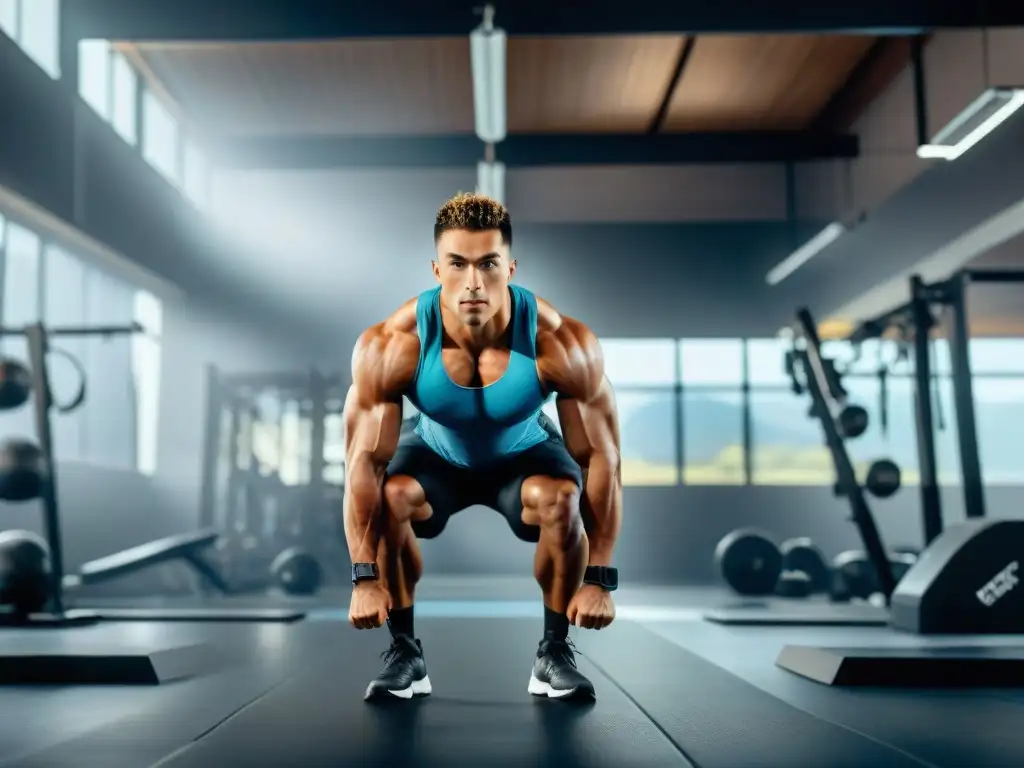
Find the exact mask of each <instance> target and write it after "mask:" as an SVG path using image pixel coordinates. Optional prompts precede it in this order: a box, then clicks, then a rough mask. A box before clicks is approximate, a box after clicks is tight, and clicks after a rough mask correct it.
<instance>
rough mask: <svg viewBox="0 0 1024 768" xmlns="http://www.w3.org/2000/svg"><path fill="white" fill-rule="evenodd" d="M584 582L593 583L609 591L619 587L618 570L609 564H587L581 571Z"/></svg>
mask: <svg viewBox="0 0 1024 768" xmlns="http://www.w3.org/2000/svg"><path fill="white" fill-rule="evenodd" d="M583 583H584V584H595V585H597V586H599V587H603V588H604V589H606V590H608V591H609V592H614V591H615V590H616V589H618V588H619V571H618V569H617V568H612V567H611V566H609V565H588V566H587V570H586V571H584V572H583Z"/></svg>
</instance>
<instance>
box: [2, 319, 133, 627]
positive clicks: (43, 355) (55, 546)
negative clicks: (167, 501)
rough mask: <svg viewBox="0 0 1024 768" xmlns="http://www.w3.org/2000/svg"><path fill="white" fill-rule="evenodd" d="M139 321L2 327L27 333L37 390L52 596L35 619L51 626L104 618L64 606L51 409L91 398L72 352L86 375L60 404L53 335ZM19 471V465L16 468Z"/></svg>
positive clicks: (6, 332)
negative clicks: (52, 364) (51, 363)
mask: <svg viewBox="0 0 1024 768" xmlns="http://www.w3.org/2000/svg"><path fill="white" fill-rule="evenodd" d="M143 331H144V329H143V327H142V326H141V325H140V324H139V323H132V324H130V325H92V326H67V327H53V328H47V327H46V326H45V325H43V324H42V323H32V324H30V325H26V326H23V327H17V328H12V327H5V328H0V337H3V336H22V337H23V338H24V339H25V341H26V344H27V346H28V357H29V360H28V368H29V372H30V386H31V393H32V412H33V421H34V426H35V431H36V440H37V442H38V449H39V452H40V454H41V458H42V461H41V470H40V475H41V476H40V477H39V478H38V490H39V493H38V498H39V500H40V501H41V502H42V506H43V532H44V537H45V539H46V545H47V548H48V549H49V556H50V597H49V600H48V601H47V607H46V614H45V615H44V616H37V617H35V623H37V624H47V625H50V626H67V625H81V624H85V623H92V622H94V621H96V620H98V616H96V615H95V614H91V613H89V612H86V611H68V610H66V607H65V605H64V571H65V568H64V537H63V533H62V531H61V518H60V504H59V498H58V491H57V463H56V461H55V458H54V445H53V430H52V427H51V424H50V412H51V410H52V409H53V408H55V407H57V408H58V409H59V410H60V411H62V412H65V413H68V412H70V411H72V410H74V409H75V408H77V407H78V406H79V405H81V404H82V402H84V400H85V387H86V384H85V375H84V372H83V370H82V368H81V366H80V364H78V362H77V361H76V360H75V359H74V358H73V357H72V356H71V355H68V354H67V353H66V352H63V353H62V354H64V356H65V357H68V358H69V359H71V360H72V361H73V362H74V363H75V364H76V368H77V369H78V372H79V374H80V381H79V387H78V392H77V393H76V395H75V397H74V398H73V399H72V401H71V402H70V403H68V404H67V405H62V406H57V405H56V403H55V402H54V399H53V391H52V389H51V387H50V376H49V372H48V366H47V364H46V361H47V357H48V356H49V355H50V353H51V352H60V350H56V349H52V348H51V345H50V339H51V338H54V337H60V336H65V337H69V336H106V337H109V336H118V335H124V334H135V333H142V332H143ZM12 469H13V468H12ZM23 500H24V499H23Z"/></svg>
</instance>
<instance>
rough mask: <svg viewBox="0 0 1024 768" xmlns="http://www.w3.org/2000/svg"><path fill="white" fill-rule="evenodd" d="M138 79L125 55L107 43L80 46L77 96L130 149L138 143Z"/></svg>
mask: <svg viewBox="0 0 1024 768" xmlns="http://www.w3.org/2000/svg"><path fill="white" fill-rule="evenodd" d="M138 87H139V78H138V75H137V74H136V73H135V70H134V69H133V68H132V65H131V64H130V63H129V61H128V59H126V58H125V56H124V54H122V53H119V52H116V51H113V50H111V47H110V43H108V42H107V41H106V40H82V41H81V42H80V43H79V44H78V93H79V95H80V96H81V97H82V101H84V102H85V103H86V104H88V105H89V106H90V107H92V108H93V109H94V110H96V113H97V114H98V115H99V116H100V117H102V118H103V119H104V120H106V121H107V122H108V123H110V125H111V127H112V128H113V129H114V130H115V131H116V132H117V134H118V135H119V136H120V137H121V138H122V139H124V140H125V141H126V142H128V143H129V144H131V145H135V144H136V143H137V142H138V125H136V122H137V120H136V111H135V102H136V91H137V89H138Z"/></svg>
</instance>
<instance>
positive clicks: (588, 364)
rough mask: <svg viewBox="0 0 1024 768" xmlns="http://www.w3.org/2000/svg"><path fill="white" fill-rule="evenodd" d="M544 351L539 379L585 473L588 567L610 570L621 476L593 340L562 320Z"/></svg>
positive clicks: (607, 391)
mask: <svg viewBox="0 0 1024 768" xmlns="http://www.w3.org/2000/svg"><path fill="white" fill-rule="evenodd" d="M552 335H553V336H554V338H553V339H551V341H552V343H551V344H550V345H544V346H545V347H547V348H546V349H545V348H543V347H542V349H541V350H540V351H541V355H540V362H541V364H542V374H543V375H544V378H545V379H546V381H547V383H548V384H549V386H550V387H551V388H552V389H554V390H555V392H556V393H557V401H556V405H557V407H558V420H559V422H560V425H561V428H562V437H563V439H564V440H565V445H566V448H567V449H568V451H569V453H570V454H571V455H572V457H573V459H575V460H576V462H577V463H578V464H579V465H580V468H581V469H582V470H583V486H584V487H583V494H582V498H581V512H582V514H583V519H584V522H585V523H586V527H587V537H588V539H589V540H590V559H589V565H596V566H611V565H612V555H613V551H614V549H615V544H616V542H617V541H618V538H619V531H620V529H621V527H622V472H621V465H620V450H619V449H620V441H619V419H618V412H617V409H616V406H615V395H614V393H613V391H612V387H611V384H610V383H609V381H608V378H607V377H606V376H605V372H604V357H603V355H602V354H601V347H600V344H599V342H598V340H597V337H596V336H595V335H594V334H593V332H591V331H590V329H589V328H587V327H586V326H584V325H583V324H582V323H579V322H578V321H575V320H571V319H569V318H565V319H563V321H562V323H561V325H560V327H559V328H558V330H557V331H556V332H555V333H554V334H552Z"/></svg>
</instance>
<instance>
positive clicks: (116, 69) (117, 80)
mask: <svg viewBox="0 0 1024 768" xmlns="http://www.w3.org/2000/svg"><path fill="white" fill-rule="evenodd" d="M110 66H111V77H110V124H111V125H112V126H113V127H114V130H115V131H117V133H118V134H119V135H120V136H121V138H122V139H124V140H125V141H127V142H128V143H129V144H131V145H132V146H134V145H135V144H137V143H138V141H139V126H138V125H137V124H136V123H137V120H136V111H135V102H136V92H137V90H138V87H139V77H138V75H136V74H135V70H134V69H133V68H132V65H131V64H130V63H129V62H128V59H126V58H125V57H124V54H122V53H115V54H114V55H113V56H112V57H111V58H110Z"/></svg>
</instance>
